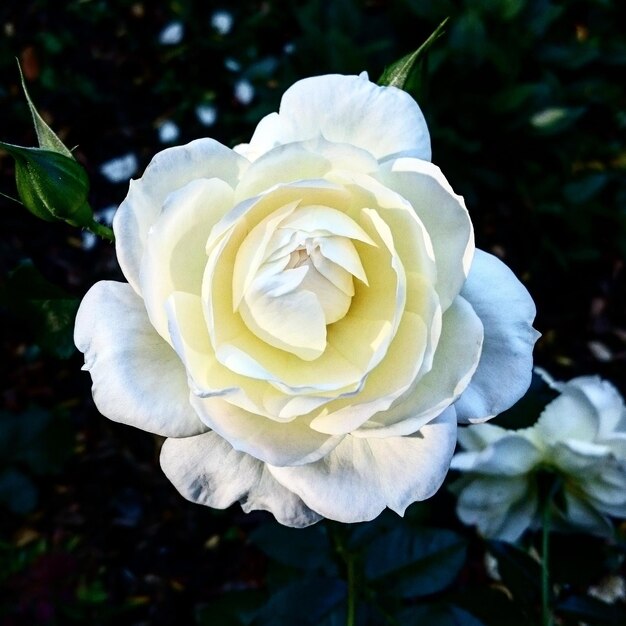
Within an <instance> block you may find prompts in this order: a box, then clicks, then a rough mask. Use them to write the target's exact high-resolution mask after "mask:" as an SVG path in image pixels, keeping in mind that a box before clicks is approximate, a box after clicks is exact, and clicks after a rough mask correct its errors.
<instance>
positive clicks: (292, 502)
mask: <svg viewBox="0 0 626 626" xmlns="http://www.w3.org/2000/svg"><path fill="white" fill-rule="evenodd" d="M161 468H162V469H163V472H164V473H165V475H166V476H167V477H168V478H169V479H170V481H171V482H172V483H173V485H174V486H175V487H176V489H178V491H179V492H180V494H181V495H182V496H183V497H184V498H187V500H190V501H191V502H196V503H198V504H203V505H205V506H211V507H213V508H216V509H225V508H227V507H228V506H230V505H231V504H233V503H234V502H236V501H237V500H239V501H240V502H241V506H242V508H243V510H244V511H245V512H246V513H249V512H250V511H255V510H264V511H270V512H271V513H272V514H273V515H274V517H275V518H276V519H277V520H278V521H279V522H280V523H281V524H285V525H286V526H295V527H297V528H303V527H305V526H309V525H311V524H314V523H315V522H317V521H319V520H320V519H321V517H320V516H319V515H318V514H317V513H315V512H314V511H312V510H311V509H309V508H308V507H307V506H306V505H305V504H304V503H303V502H302V500H300V498H298V496H296V495H295V494H294V493H292V492H290V491H288V490H287V489H285V488H284V487H283V486H282V485H281V484H280V483H278V482H277V481H276V480H275V479H274V478H273V477H272V475H271V474H270V473H269V472H268V471H267V469H266V467H265V465H264V464H263V463H261V462H260V461H258V460H257V459H255V458H253V457H251V456H249V455H248V454H244V453H242V452H237V451H236V450H234V449H233V448H232V447H231V446H230V445H229V444H228V442H226V441H225V440H224V439H222V438H221V437H220V436H219V435H217V434H216V433H212V432H208V433H204V434H203V435H198V436H197V437H189V438H186V439H166V440H165V443H164V444H163V447H162V448H161Z"/></svg>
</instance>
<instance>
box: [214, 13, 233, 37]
mask: <svg viewBox="0 0 626 626" xmlns="http://www.w3.org/2000/svg"><path fill="white" fill-rule="evenodd" d="M211 26H212V27H213V28H214V29H215V30H216V31H217V32H218V33H219V34H220V35H227V34H228V33H229V32H230V30H231V28H232V27H233V16H232V14H231V13H229V12H228V11H224V10H221V11H215V13H213V15H212V16H211Z"/></svg>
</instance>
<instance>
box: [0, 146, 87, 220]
mask: <svg viewBox="0 0 626 626" xmlns="http://www.w3.org/2000/svg"><path fill="white" fill-rule="evenodd" d="M0 148H3V149H4V150H6V151H7V152H8V153H9V154H10V155H11V156H12V157H13V158H14V160H15V182H16V185H17V191H18V193H19V196H20V199H21V200H22V202H23V203H24V206H25V207H26V208H27V209H28V210H29V211H30V212H31V213H33V214H34V215H36V216H37V217H39V218H40V219H42V220H46V221H48V222H52V221H54V220H57V219H58V220H65V221H66V222H68V223H70V224H72V225H74V226H89V225H91V223H92V222H93V215H92V211H91V209H90V207H89V205H88V203H87V194H88V193H89V179H88V178H87V173H86V172H85V170H84V168H83V167H82V166H81V165H80V164H79V163H77V162H76V161H75V160H74V159H73V158H71V157H67V156H65V155H64V154H59V153H58V152H52V151H51V150H44V149H41V148H24V147H22V146H14V145H12V144H8V143H4V142H1V141H0Z"/></svg>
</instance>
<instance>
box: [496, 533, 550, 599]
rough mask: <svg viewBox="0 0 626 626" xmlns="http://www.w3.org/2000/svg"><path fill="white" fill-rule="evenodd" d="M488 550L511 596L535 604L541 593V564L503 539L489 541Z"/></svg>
mask: <svg viewBox="0 0 626 626" xmlns="http://www.w3.org/2000/svg"><path fill="white" fill-rule="evenodd" d="M489 552H491V554H492V555H493V556H494V557H495V559H496V561H497V562H498V571H499V573H500V576H501V577H502V582H503V583H504V584H505V585H506V587H507V588H508V589H509V590H510V592H511V593H512V594H513V597H514V598H515V599H516V600H518V601H519V602H521V603H522V604H525V605H527V606H531V605H534V604H536V602H537V601H538V599H539V597H540V595H541V589H540V583H541V565H540V564H539V563H537V561H535V559H533V558H531V557H530V556H528V554H526V553H525V552H523V551H522V550H520V549H519V548H516V547H514V546H512V545H511V544H509V543H505V542H503V541H491V542H489Z"/></svg>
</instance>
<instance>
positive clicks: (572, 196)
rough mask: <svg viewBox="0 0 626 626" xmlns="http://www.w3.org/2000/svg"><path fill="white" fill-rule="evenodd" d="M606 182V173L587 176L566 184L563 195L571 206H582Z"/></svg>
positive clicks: (607, 177)
mask: <svg viewBox="0 0 626 626" xmlns="http://www.w3.org/2000/svg"><path fill="white" fill-rule="evenodd" d="M608 181H609V176H608V174H607V173H606V172H596V173H594V174H588V175H587V176H585V177H583V178H580V179H578V180H575V181H573V182H571V183H567V185H565V186H564V187H563V195H564V196H565V198H566V200H567V201H568V202H571V203H572V204H582V203H583V202H587V201H588V200H590V199H591V198H593V196H595V195H596V194H597V193H598V192H599V191H601V190H602V189H603V188H604V187H605V185H606V184H607V183H608Z"/></svg>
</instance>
